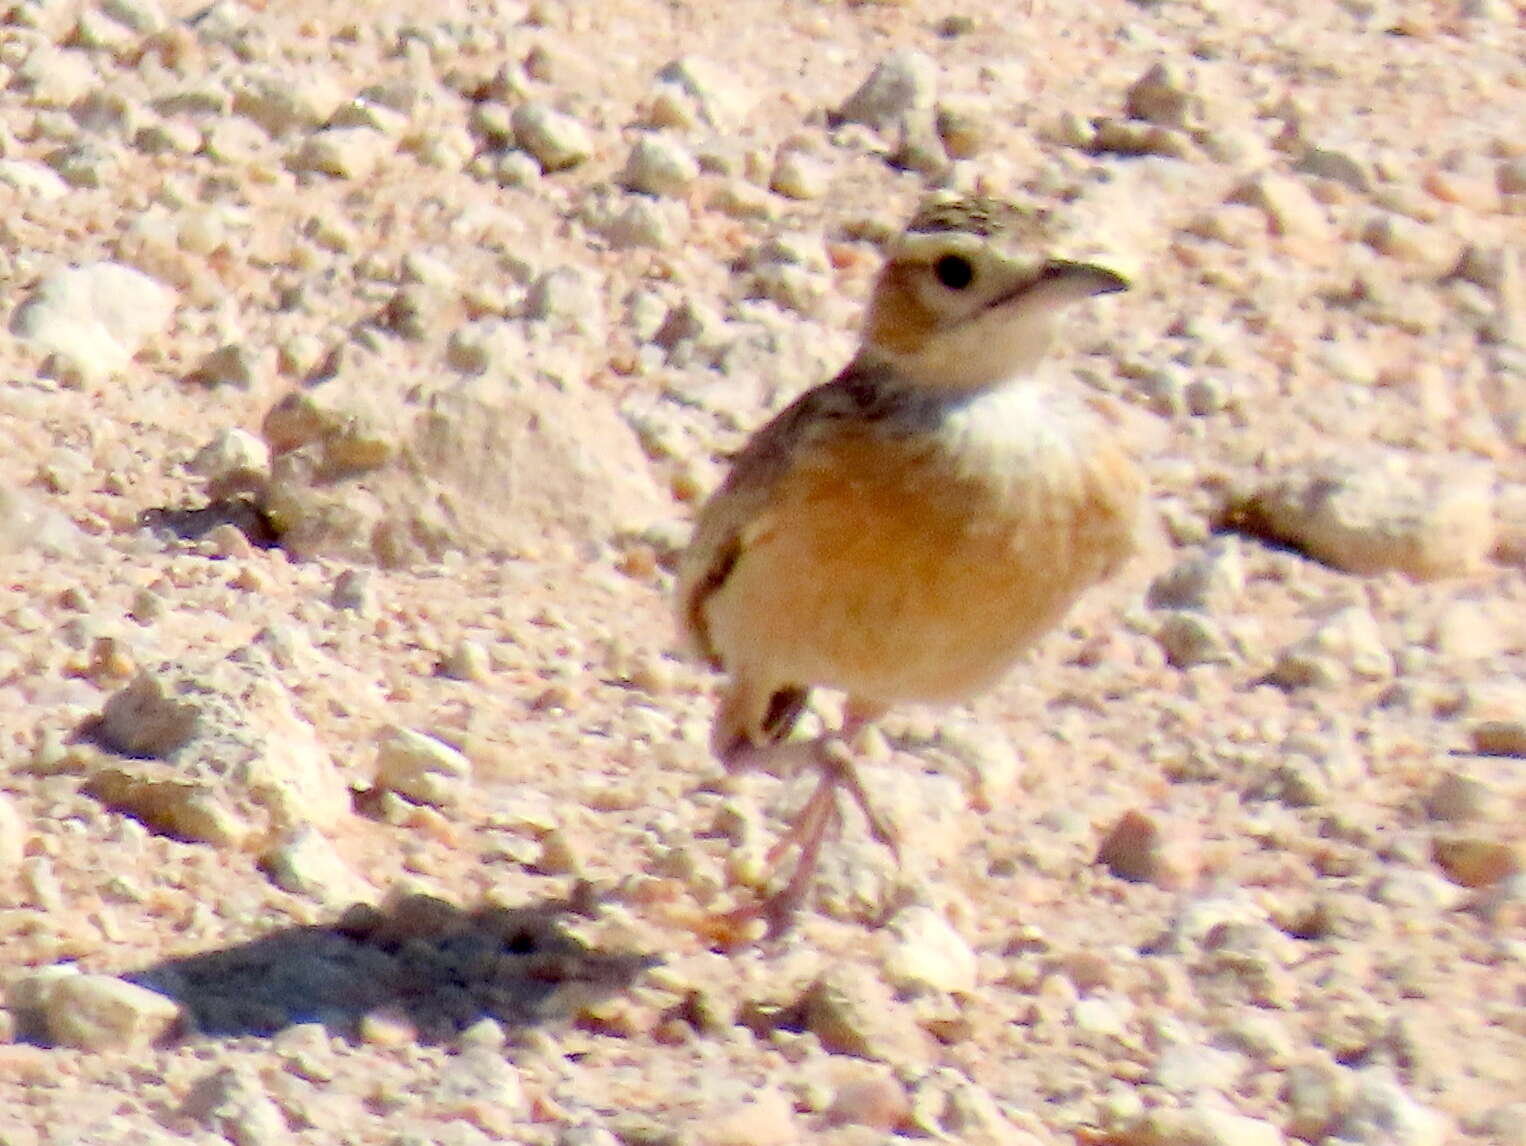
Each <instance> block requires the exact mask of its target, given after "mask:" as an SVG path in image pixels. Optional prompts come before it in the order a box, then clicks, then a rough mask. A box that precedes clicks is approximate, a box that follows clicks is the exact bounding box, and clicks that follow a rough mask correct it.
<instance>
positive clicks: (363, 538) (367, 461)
mask: <svg viewBox="0 0 1526 1146" xmlns="http://www.w3.org/2000/svg"><path fill="white" fill-rule="evenodd" d="M585 317H586V316H585ZM484 322H485V323H487V324H488V328H489V329H488V330H487V334H488V335H489V336H490V337H489V338H488V340H487V341H486V342H484V343H483V345H482V346H481V347H480V348H479V352H476V353H474V354H473V356H472V361H471V362H470V363H468V364H469V365H470V366H471V368H472V369H473V370H476V371H479V373H477V374H474V375H473V376H471V377H467V378H463V379H461V380H459V381H457V382H455V383H451V384H446V385H443V386H441V385H438V384H434V383H431V386H430V389H429V390H428V392H427V394H426V396H424V397H423V398H421V399H420V400H418V401H415V402H410V401H407V400H404V398H403V394H404V392H405V391H407V390H408V388H409V387H410V386H412V385H413V384H414V383H415V382H418V381H421V380H422V379H418V378H415V377H412V376H402V377H398V378H395V379H392V380H391V384H390V386H389V385H387V384H380V385H379V384H377V383H376V382H373V381H372V380H370V379H362V378H358V377H350V376H348V375H346V376H343V377H340V378H337V379H335V380H334V381H332V382H328V383H325V384H323V385H322V386H320V387H301V388H299V389H296V390H294V391H292V392H291V393H290V394H289V395H288V396H287V397H286V398H284V399H282V400H281V401H280V402H278V403H277V404H276V406H275V407H273V408H272V409H271V411H270V413H269V414H267V415H266V419H265V425H264V428H263V430H264V436H265V440H266V441H267V442H268V443H269V445H270V447H271V449H272V452H273V454H274V455H275V457H274V460H273V461H272V463H271V475H270V481H269V483H268V486H267V490H266V493H265V497H264V499H263V502H262V504H261V508H262V509H263V510H264V512H265V514H266V516H267V518H268V519H269V520H270V522H271V524H272V525H273V526H274V528H275V530H276V532H277V534H278V536H279V538H280V542H281V545H282V547H283V548H285V549H287V550H288V551H290V552H292V553H294V554H296V555H297V556H300V557H315V556H319V555H322V556H328V557H334V558H339V559H343V560H349V561H364V562H372V563H377V564H381V565H386V566H401V565H408V564H412V563H418V562H422V561H437V560H439V559H440V558H441V557H442V556H443V555H444V554H446V553H448V552H451V551H453V550H454V551H463V552H468V553H470V552H481V551H484V550H489V549H501V550H507V551H509V552H514V551H519V550H523V549H526V548H534V549H536V550H539V549H540V548H542V547H543V546H544V545H545V544H546V541H547V538H548V537H552V538H567V539H576V540H577V541H578V542H579V543H580V544H583V543H586V542H587V540H588V539H589V538H591V537H610V536H613V535H615V534H616V533H619V532H620V531H622V530H628V529H639V528H641V527H642V526H643V525H644V524H645V523H646V522H648V521H650V520H654V519H655V518H656V517H657V516H658V515H659V512H660V506H661V505H662V504H663V503H664V502H665V498H664V497H663V495H661V494H660V493H659V491H658V489H657V487H656V484H655V482H654V481H653V479H652V477H651V472H650V468H649V466H648V464H647V461H646V458H645V456H644V454H643V453H642V452H641V447H640V445H639V443H638V442H637V440H636V437H635V434H634V432H633V431H632V430H631V429H630V427H629V426H628V425H627V424H626V423H625V422H624V421H623V420H622V419H621V418H620V416H619V413H618V412H617V411H616V410H615V409H614V407H613V404H612V403H610V402H608V401H606V400H603V399H602V398H601V397H600V396H598V395H596V394H594V393H592V392H590V391H589V390H587V389H586V388H585V387H584V385H583V382H582V378H583V376H584V371H585V370H586V369H587V367H586V365H585V363H584V360H583V358H582V357H581V354H582V351H581V350H580V349H579V348H578V346H577V345H575V344H574V345H571V346H569V343H573V341H574V340H571V339H565V338H558V339H555V340H553V339H547V338H543V337H537V332H535V331H534V330H532V329H531V328H530V326H531V325H532V324H526V323H521V322H503V321H499V320H484ZM448 353H450V354H451V355H452V356H453V358H454V359H455V360H456V361H458V362H459V361H461V359H460V355H461V354H463V353H464V348H461V347H457V348H455V349H452V350H449V351H448ZM458 368H460V366H459V365H458ZM405 419H406V420H405Z"/></svg>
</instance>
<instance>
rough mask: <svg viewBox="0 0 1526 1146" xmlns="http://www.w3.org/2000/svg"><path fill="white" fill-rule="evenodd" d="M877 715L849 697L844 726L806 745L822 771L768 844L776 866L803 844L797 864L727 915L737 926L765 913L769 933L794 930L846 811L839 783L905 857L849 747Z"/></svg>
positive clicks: (874, 831)
mask: <svg viewBox="0 0 1526 1146" xmlns="http://www.w3.org/2000/svg"><path fill="white" fill-rule="evenodd" d="M878 715H879V712H878V710H875V709H871V708H868V707H867V706H863V705H858V704H854V703H853V702H850V703H849V707H848V710H847V713H846V715H845V717H844V720H843V727H842V730H841V731H840V732H838V733H836V734H828V735H824V736H820V737H818V738H817V739H815V740H814V741H812V742H811V743H810V744H809V745H803V746H802V747H806V748H808V750H809V751H810V753H811V762H812V763H813V764H814V765H815V767H816V769H817V771H818V773H819V779H818V780H817V783H816V788H815V790H814V791H813V792H812V793H811V796H810V798H809V799H808V800H806V802H805V804H804V806H803V807H802V808H801V809H800V812H799V814H798V815H797V816H796V817H795V819H794V822H793V823H792V824H791V825H790V826H789V828H788V830H786V831H785V833H784V834H783V835H782V836H781V837H780V838H779V839H778V840H777V841H775V843H774V845H773V847H771V848H769V850H768V854H767V857H766V860H765V862H766V864H767V866H768V867H769V868H772V867H774V865H776V864H778V863H779V862H780V861H781V860H782V859H783V858H784V856H785V854H786V853H787V852H789V851H790V849H792V848H795V847H798V848H799V849H800V854H799V855H798V856H797V857H796V860H795V866H794V870H793V871H791V872H790V875H789V879H787V880H786V881H785V883H784V885H783V886H782V887H780V888H779V889H778V890H777V891H774V892H771V893H770V894H768V895H767V896H765V897H764V898H763V899H761V900H759V901H758V902H757V903H754V904H749V905H747V906H745V907H742V908H738V909H737V910H736V911H733V912H730V913H729V914H728V915H727V916H725V920H726V922H727V923H728V924H730V925H732V926H736V925H740V924H743V923H748V922H751V921H752V920H754V919H766V920H767V921H768V924H769V934H770V935H775V936H777V935H782V934H783V933H784V932H786V931H788V930H789V927H790V925H791V923H792V922H793V920H794V915H795V913H796V912H797V911H798V910H799V908H800V905H801V903H803V902H804V900H805V896H806V893H807V892H808V891H809V890H810V886H811V881H812V879H814V878H815V875H816V868H817V865H818V863H819V862H820V859H821V849H822V847H823V846H824V845H825V843H826V841H827V837H828V836H829V835H830V834H831V832H832V831H833V830H834V829H836V828H837V827H839V826H840V825H841V823H842V812H841V809H840V808H839V807H838V803H837V790H838V788H839V787H843V788H847V790H848V792H849V793H850V794H851V795H852V797H853V800H854V802H855V803H857V804H858V806H859V808H860V810H861V811H862V812H863V813H864V819H865V820H866V821H868V824H869V831H870V834H871V835H872V836H873V837H874V839H875V840H876V841H878V842H879V843H881V844H884V845H885V846H886V847H887V848H889V849H890V851H891V854H892V855H893V856H895V860H896V863H898V864H899V863H900V862H901V854H900V847H899V844H898V841H897V839H896V834H895V831H894V829H893V828H892V827H891V826H890V824H889V823H888V822H887V821H886V820H885V819H884V818H882V817H881V816H880V815H879V813H878V812H877V811H875V809H874V805H873V803H872V802H871V801H870V799H869V793H868V790H867V789H866V788H865V787H864V782H863V780H862V778H861V777H860V776H859V774H858V769H857V767H856V766H855V765H854V762H853V756H852V751H851V747H850V745H851V744H852V743H853V742H854V741H856V740H857V739H858V738H859V736H860V735H861V733H862V732H863V730H864V728H865V727H866V726H867V725H868V723H869V722H870V721H871V720H873V719H874V718H875V717H876V716H878Z"/></svg>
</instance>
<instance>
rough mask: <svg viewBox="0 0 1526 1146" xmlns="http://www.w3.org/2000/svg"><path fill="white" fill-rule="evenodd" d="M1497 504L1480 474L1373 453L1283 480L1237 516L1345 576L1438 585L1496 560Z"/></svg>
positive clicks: (1437, 462)
mask: <svg viewBox="0 0 1526 1146" xmlns="http://www.w3.org/2000/svg"><path fill="white" fill-rule="evenodd" d="M1493 501H1494V499H1493V490H1492V481H1491V479H1490V475H1489V473H1488V472H1487V470H1485V469H1483V468H1481V467H1472V466H1466V465H1460V464H1459V463H1457V462H1451V461H1447V460H1445V459H1439V458H1438V459H1428V460H1427V461H1425V462H1422V461H1420V460H1419V459H1414V458H1410V457H1407V456H1405V455H1403V454H1399V453H1396V452H1395V453H1381V454H1375V455H1374V454H1370V453H1369V454H1366V455H1364V456H1360V457H1356V458H1343V459H1331V460H1329V461H1325V462H1322V463H1319V464H1316V465H1313V466H1310V467H1308V468H1307V469H1305V470H1303V471H1301V472H1299V473H1294V474H1288V475H1286V476H1284V477H1281V478H1278V479H1275V480H1273V481H1272V482H1270V483H1268V484H1267V485H1265V486H1264V487H1262V488H1261V489H1259V490H1257V491H1256V492H1255V493H1253V494H1252V495H1251V497H1250V498H1249V499H1248V500H1247V501H1246V502H1245V503H1244V504H1243V505H1242V506H1241V507H1240V509H1239V512H1240V514H1241V517H1242V519H1243V521H1244V523H1245V525H1246V526H1247V527H1248V528H1249V529H1250V530H1251V531H1252V532H1255V533H1261V534H1265V535H1267V536H1270V537H1272V538H1274V539H1276V540H1278V541H1281V542H1283V543H1285V544H1289V545H1293V546H1296V547H1297V548H1299V549H1301V550H1303V551H1304V552H1306V553H1308V554H1309V556H1311V557H1313V558H1315V559H1316V560H1319V561H1323V562H1325V563H1326V564H1328V565H1333V566H1334V567H1335V568H1337V569H1341V570H1344V571H1345V572H1348V573H1363V574H1379V573H1388V572H1399V573H1405V574H1407V575H1409V576H1411V577H1414V578H1416V579H1418V580H1431V579H1436V578H1441V577H1452V576H1461V575H1463V574H1466V573H1469V572H1473V571H1475V570H1477V569H1479V568H1480V567H1481V566H1482V565H1483V564H1484V562H1485V561H1486V560H1487V559H1488V556H1489V553H1490V551H1491V550H1492V549H1493V547H1494V540H1495V522H1494V509H1493Z"/></svg>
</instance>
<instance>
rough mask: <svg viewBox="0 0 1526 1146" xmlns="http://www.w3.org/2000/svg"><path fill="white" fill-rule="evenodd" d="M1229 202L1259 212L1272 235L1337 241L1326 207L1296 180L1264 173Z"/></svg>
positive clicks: (1236, 193)
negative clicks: (1247, 206)
mask: <svg viewBox="0 0 1526 1146" xmlns="http://www.w3.org/2000/svg"><path fill="white" fill-rule="evenodd" d="M1229 201H1230V202H1231V203H1248V204H1249V205H1250V206H1252V207H1256V208H1259V209H1260V210H1261V211H1262V213H1264V214H1265V215H1266V217H1267V221H1268V223H1269V224H1270V226H1271V230H1272V233H1273V234H1276V235H1282V236H1285V237H1290V238H1299V239H1307V240H1311V241H1314V242H1321V243H1324V242H1333V241H1334V238H1335V232H1334V228H1333V227H1332V226H1331V225H1330V220H1329V218H1328V216H1327V215H1326V214H1325V209H1324V207H1323V206H1321V205H1320V203H1319V200H1317V199H1315V198H1314V196H1313V195H1312V194H1311V193H1310V191H1309V189H1308V188H1307V187H1306V186H1304V184H1303V183H1302V182H1300V181H1299V180H1297V179H1293V178H1290V177H1288V176H1286V175H1277V174H1274V173H1272V172H1264V173H1262V174H1260V175H1257V176H1254V177H1253V178H1251V179H1250V180H1249V181H1247V182H1245V183H1243V184H1241V185H1240V187H1239V188H1237V189H1236V190H1235V192H1234V193H1233V194H1232V195H1231V196H1230V198H1229Z"/></svg>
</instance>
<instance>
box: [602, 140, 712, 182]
mask: <svg viewBox="0 0 1526 1146" xmlns="http://www.w3.org/2000/svg"><path fill="white" fill-rule="evenodd" d="M698 178H699V164H698V163H697V162H695V159H694V156H692V155H690V154H689V151H688V149H687V148H686V147H684V146H683V144H681V143H679V142H678V141H677V140H676V139H673V138H671V137H669V136H665V135H643V136H641V137H640V138H639V139H637V140H636V143H635V146H633V147H632V148H631V152H630V155H629V156H628V157H627V158H626V161H625V170H624V171H623V172H621V174H620V182H621V183H623V184H624V185H625V186H627V187H629V188H630V189H631V190H632V191H642V192H645V193H646V194H648V195H667V196H677V195H682V194H683V193H684V192H685V191H687V190H688V189H689V185H690V184H692V183H693V182H694V181H695V180H696V179H698Z"/></svg>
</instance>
